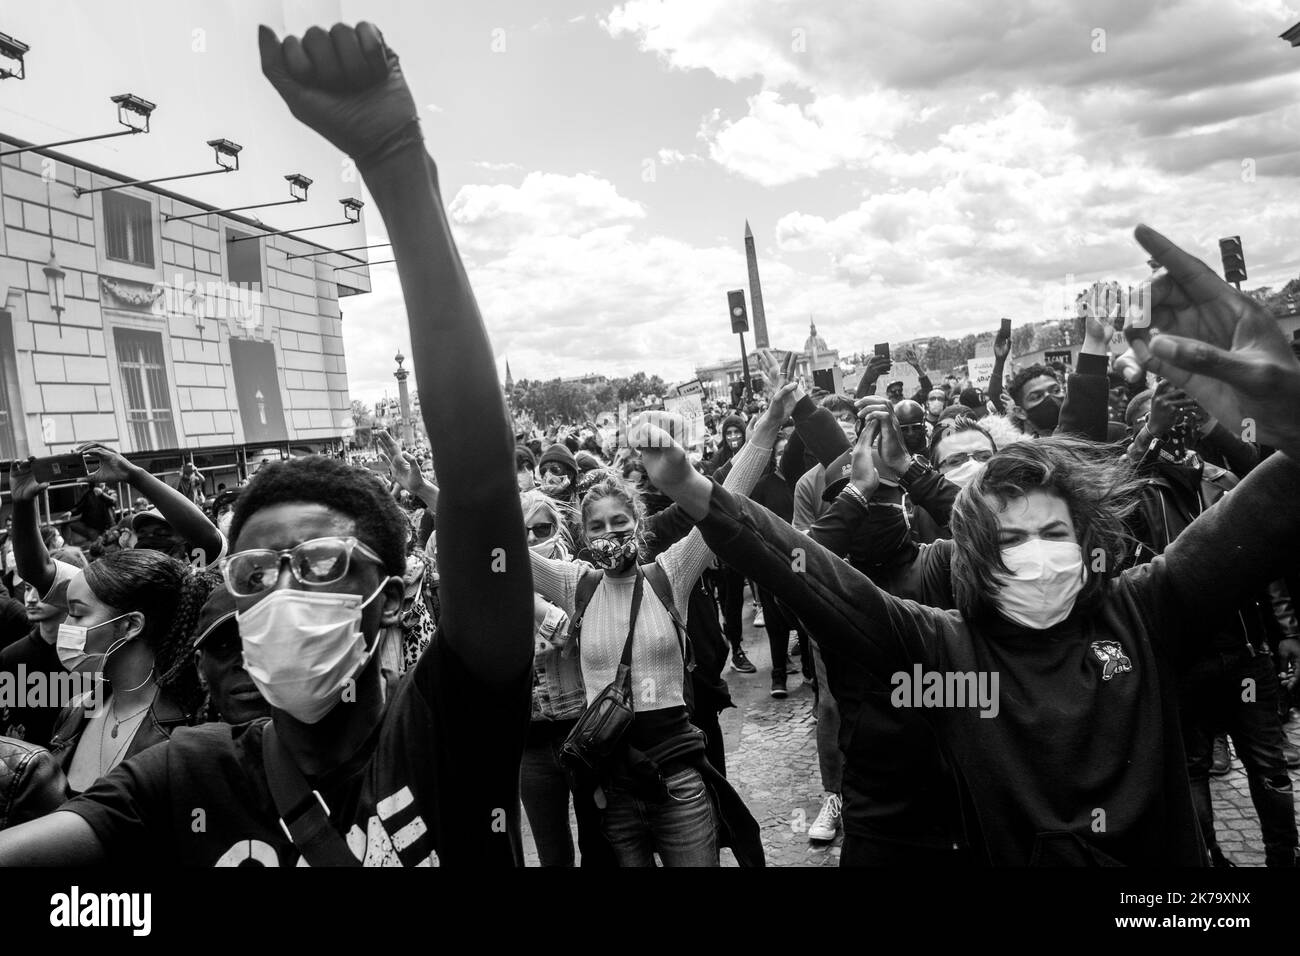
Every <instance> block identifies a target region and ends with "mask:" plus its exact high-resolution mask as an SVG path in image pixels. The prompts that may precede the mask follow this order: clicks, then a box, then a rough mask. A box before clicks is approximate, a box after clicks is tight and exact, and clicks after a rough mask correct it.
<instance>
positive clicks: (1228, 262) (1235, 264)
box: [1219, 236, 1246, 285]
mask: <svg viewBox="0 0 1300 956" xmlns="http://www.w3.org/2000/svg"><path fill="white" fill-rule="evenodd" d="M1219 255H1221V256H1222V257H1223V278H1225V279H1227V280H1228V281H1229V282H1232V283H1234V284H1237V285H1240V284H1241V283H1242V282H1245V281H1246V256H1245V254H1244V253H1242V251H1241V236H1228V237H1227V238H1226V239H1220V240H1219Z"/></svg>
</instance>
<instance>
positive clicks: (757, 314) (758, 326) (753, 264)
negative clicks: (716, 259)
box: [745, 219, 767, 349]
mask: <svg viewBox="0 0 1300 956" xmlns="http://www.w3.org/2000/svg"><path fill="white" fill-rule="evenodd" d="M745 261H746V262H748V263H749V315H750V319H751V320H752V321H753V323H754V347H755V348H759V349H765V348H767V317H766V316H765V315H764V314H763V287H762V285H761V284H760V283H759V281H758V255H757V254H756V253H755V252H754V234H753V233H752V232H750V230H749V220H748V219H746V220H745Z"/></svg>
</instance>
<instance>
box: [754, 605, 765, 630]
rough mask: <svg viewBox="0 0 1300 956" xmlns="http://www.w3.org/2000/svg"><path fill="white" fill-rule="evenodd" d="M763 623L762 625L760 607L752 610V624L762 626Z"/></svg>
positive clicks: (761, 610)
mask: <svg viewBox="0 0 1300 956" xmlns="http://www.w3.org/2000/svg"><path fill="white" fill-rule="evenodd" d="M763 625H764V621H763V609H762V608H761V607H760V608H759V609H758V610H757V611H755V612H754V626H755V627H762V626H763Z"/></svg>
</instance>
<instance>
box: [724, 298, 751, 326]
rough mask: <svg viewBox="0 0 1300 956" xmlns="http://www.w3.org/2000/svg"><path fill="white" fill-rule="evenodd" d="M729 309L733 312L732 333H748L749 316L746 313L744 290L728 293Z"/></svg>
mask: <svg viewBox="0 0 1300 956" xmlns="http://www.w3.org/2000/svg"><path fill="white" fill-rule="evenodd" d="M727 309H728V311H730V312H731V331H733V332H748V331H749V315H748V313H747V312H746V311H745V290H744V289H735V290H733V291H731V292H728V293H727Z"/></svg>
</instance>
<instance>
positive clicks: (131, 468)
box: [77, 442, 226, 564]
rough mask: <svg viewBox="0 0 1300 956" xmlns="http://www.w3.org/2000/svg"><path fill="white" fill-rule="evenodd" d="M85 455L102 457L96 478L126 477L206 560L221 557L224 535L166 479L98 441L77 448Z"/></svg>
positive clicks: (122, 478)
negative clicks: (151, 472) (200, 551)
mask: <svg viewBox="0 0 1300 956" xmlns="http://www.w3.org/2000/svg"><path fill="white" fill-rule="evenodd" d="M77 450H78V451H80V452H82V453H83V454H86V455H94V456H96V457H97V458H99V470H98V471H96V472H95V473H94V475H92V476H91V477H92V478H94V479H95V480H96V481H101V482H114V481H125V482H127V483H128V484H129V485H130V486H131V487H132V488H134V489H135V491H136V492H137V493H139V495H140V496H141V497H143V498H147V499H148V500H149V503H150V504H151V505H153V506H154V507H155V508H157V509H158V513H159V514H161V515H162V516H163V517H164V518H166V519H167V523H168V524H169V525H171V527H172V530H173V531H175V532H176V533H177V534H178V535H180V536H181V538H183V539H184V540H185V541H186V542H188V543H189V544H190V545H191V546H193V547H196V548H201V549H203V553H204V554H205V555H206V559H205V562H204V563H205V564H211V563H212V562H214V561H216V560H217V559H218V558H220V557H221V554H222V549H223V548H224V547H225V544H226V542H225V539H224V538H223V537H222V536H221V532H220V531H218V530H217V526H216V525H214V524H213V523H212V522H211V521H210V520H209V519H208V516H207V515H206V514H204V513H203V509H202V508H200V507H199V506H198V505H196V504H195V503H194V502H193V501H191V500H190V499H189V498H188V497H187V496H186V495H184V494H182V493H181V492H180V491H177V490H176V489H175V488H173V487H172V486H171V485H169V484H167V482H165V481H163V480H162V479H161V478H158V477H157V476H155V475H152V474H150V473H149V472H147V471H145V470H144V469H143V468H141V467H140V466H139V465H133V464H132V463H131V462H129V461H127V460H126V459H125V458H123V457H122V456H121V455H120V454H118V452H116V451H114V450H113V449H112V448H109V447H108V446H106V445H101V444H99V443H98V442H88V443H86V444H84V445H80V446H79V447H78V449H77Z"/></svg>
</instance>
